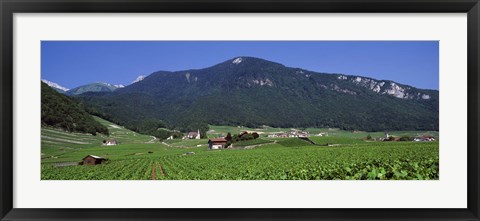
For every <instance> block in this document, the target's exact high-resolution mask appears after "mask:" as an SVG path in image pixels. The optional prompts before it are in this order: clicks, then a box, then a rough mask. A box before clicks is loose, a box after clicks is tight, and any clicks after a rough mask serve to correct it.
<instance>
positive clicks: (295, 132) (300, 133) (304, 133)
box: [268, 130, 310, 138]
mask: <svg viewBox="0 0 480 221" xmlns="http://www.w3.org/2000/svg"><path fill="white" fill-rule="evenodd" d="M309 136H310V134H309V133H308V132H307V131H300V130H291V131H290V132H287V133H276V134H270V135H268V137H270V138H288V137H309Z"/></svg>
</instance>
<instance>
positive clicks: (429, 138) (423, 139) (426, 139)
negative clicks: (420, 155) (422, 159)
mask: <svg viewBox="0 0 480 221" xmlns="http://www.w3.org/2000/svg"><path fill="white" fill-rule="evenodd" d="M413 141H416V142H431V141H435V137H432V136H421V137H415V139H413Z"/></svg>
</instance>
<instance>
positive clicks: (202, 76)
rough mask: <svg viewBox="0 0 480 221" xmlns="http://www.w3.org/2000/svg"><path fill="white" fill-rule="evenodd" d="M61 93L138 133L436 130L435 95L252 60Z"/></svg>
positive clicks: (385, 82) (391, 83)
mask: <svg viewBox="0 0 480 221" xmlns="http://www.w3.org/2000/svg"><path fill="white" fill-rule="evenodd" d="M72 90H73V89H72ZM67 94H70V95H75V96H74V97H75V98H77V99H78V100H80V101H81V102H83V103H84V105H85V107H86V108H87V109H88V110H89V111H90V112H91V113H94V114H97V115H100V116H102V117H104V118H107V119H109V120H111V121H113V122H116V123H119V124H122V125H125V126H127V127H129V128H130V129H134V130H137V131H141V130H142V128H145V127H149V125H150V127H158V126H166V127H169V128H170V129H178V130H188V129H195V127H197V128H198V127H205V125H206V124H214V125H238V126H240V125H241V126H249V127H258V126H261V125H269V126H273V127H297V128H298V127H335V128H341V129H347V130H366V131H384V130H438V127H439V120H438V119H439V106H438V104H439V92H438V91H437V90H429V89H419V88H415V87H413V86H409V85H404V84H401V83H398V82H394V81H391V80H378V79H373V78H369V77H364V76H354V75H347V74H329V73H318V72H313V71H309V70H305V69H302V68H292V67H286V66H284V65H282V64H279V63H276V62H272V61H267V60H264V59H260V58H254V57H236V58H232V59H229V60H227V61H225V62H222V63H219V64H217V65H214V66H211V67H207V68H204V69H192V70H184V71H174V72H171V71H157V72H154V73H152V74H150V75H148V76H146V77H144V78H141V80H139V81H136V82H134V83H132V84H131V85H128V86H125V87H123V88H117V89H115V90H112V91H102V90H99V91H96V92H92V91H89V92H86V93H76V94H75V93H67ZM152 122H153V123H152ZM195 130H196V129H195Z"/></svg>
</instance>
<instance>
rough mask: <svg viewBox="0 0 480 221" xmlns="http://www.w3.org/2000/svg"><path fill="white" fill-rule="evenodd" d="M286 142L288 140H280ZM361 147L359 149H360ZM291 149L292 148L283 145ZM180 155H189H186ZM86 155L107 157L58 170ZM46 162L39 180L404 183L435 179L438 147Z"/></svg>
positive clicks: (119, 152)
mask: <svg viewBox="0 0 480 221" xmlns="http://www.w3.org/2000/svg"><path fill="white" fill-rule="evenodd" d="M286 139H290V140H292V138H286ZM360 142H361V143H360ZM284 143H287V144H289V143H292V142H284ZM186 152H194V153H195V154H191V155H186V154H185V153H186ZM87 153H88V154H89V153H93V154H97V155H101V156H107V157H108V159H109V160H108V161H106V162H105V163H103V164H101V165H96V166H64V167H58V166H56V164H55V162H62V161H74V160H77V161H80V160H81V159H82V157H83V156H85V155H87ZM66 155H67V154H65V155H64V157H65V158H57V159H51V160H49V161H46V162H45V163H43V165H42V179H44V180H350V179H355V180H367V179H372V180H373V179H377V180H385V179H386V180H391V179H394V180H406V179H420V180H423V179H434V180H435V179H439V165H438V162H439V159H438V142H421V143H416V142H395V143H394V142H362V141H359V143H355V144H349V145H345V146H336V147H324V146H315V145H305V146H300V147H291V146H283V145H282V144H281V142H280V143H279V144H276V143H275V144H267V145H265V146H262V147H259V148H255V149H232V150H221V151H212V150H208V149H207V148H205V147H198V148H188V149H187V148H175V147H167V146H166V145H164V144H159V143H157V144H143V145H136V146H135V145H124V146H123V147H121V146H117V147H103V149H99V148H86V149H83V150H81V151H77V152H75V153H72V154H69V156H66Z"/></svg>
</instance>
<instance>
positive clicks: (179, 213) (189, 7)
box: [0, 0, 480, 220]
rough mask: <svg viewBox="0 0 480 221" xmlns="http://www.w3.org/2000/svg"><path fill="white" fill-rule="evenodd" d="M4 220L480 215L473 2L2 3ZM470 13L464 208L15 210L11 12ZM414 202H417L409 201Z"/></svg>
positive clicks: (0, 198)
mask: <svg viewBox="0 0 480 221" xmlns="http://www.w3.org/2000/svg"><path fill="white" fill-rule="evenodd" d="M0 11H1V27H0V30H1V33H2V34H1V41H0V48H1V56H0V58H1V59H0V67H1V74H0V82H1V88H0V91H1V92H0V93H1V96H0V97H1V98H0V99H1V118H0V125H1V127H0V141H1V148H0V153H1V158H0V160H1V163H0V171H1V175H0V187H1V193H0V217H1V220H73V219H75V220H139V219H146V220H147V219H148V220H157V219H158V220H213V219H216V220H228V219H230V220H317V219H335V220H373V219H376V220H480V218H479V217H480V216H479V199H480V197H479V196H480V195H479V162H478V161H479V159H480V157H479V151H478V148H479V146H478V144H479V139H480V138H479V137H480V136H479V133H478V126H479V120H478V115H479V112H478V108H479V103H478V95H479V87H478V86H479V85H480V81H479V77H478V75H479V74H480V72H479V65H478V64H479V63H480V60H479V59H480V58H479V56H478V53H479V49H480V48H479V25H480V23H479V20H480V18H479V14H480V5H479V1H478V0H404V1H399V0H383V1H380V0H336V1H332V0H300V1H296V0H255V1H254V0H248V1H241V0H230V1H227V0H224V1H221V0H141V1H135V0H89V1H78V0H73V1H67V0H16V1H14V0H0ZM84 12H88V13H105V12H106V13H120V12H122V13H125V12H132V13H172V12H193V13H203V12H209V13H217V12H223V13H225V12H229V13H245V12H250V13H251V12H253V13H260V12H262V13H279V12H282V13H288V12H291V13H293V12H296V13H304V12H309V13H413V12H425V13H436V12H441V13H456V12H461V13H467V14H468V17H467V19H468V85H467V87H468V187H467V188H468V189H467V191H468V204H467V205H468V208H466V209H213V208H212V209H55V208H52V209H17V208H13V194H12V193H13V190H14V187H13V154H12V153H13V127H14V125H13V120H12V118H13V114H14V112H13V86H12V85H13V15H14V13H84ZM445 191H448V190H445ZM412 200H415V199H414V198H412Z"/></svg>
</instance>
